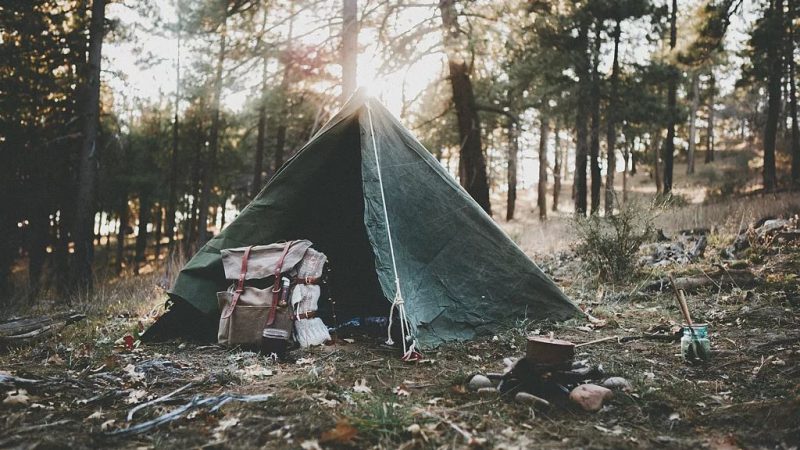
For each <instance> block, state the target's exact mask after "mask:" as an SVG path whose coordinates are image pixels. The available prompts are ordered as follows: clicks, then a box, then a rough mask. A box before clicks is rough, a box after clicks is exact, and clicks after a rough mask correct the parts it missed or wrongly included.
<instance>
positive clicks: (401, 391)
mask: <svg viewBox="0 0 800 450" xmlns="http://www.w3.org/2000/svg"><path fill="white" fill-rule="evenodd" d="M394 393H395V395H397V396H398V397H408V396H409V395H411V392H409V390H408V387H407V386H406V385H405V384H401V385H400V386H397V387H395V388H394Z"/></svg>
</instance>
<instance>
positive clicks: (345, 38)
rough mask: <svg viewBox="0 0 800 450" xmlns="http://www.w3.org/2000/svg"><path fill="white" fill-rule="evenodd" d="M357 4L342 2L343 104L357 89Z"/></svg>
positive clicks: (353, 1)
mask: <svg viewBox="0 0 800 450" xmlns="http://www.w3.org/2000/svg"><path fill="white" fill-rule="evenodd" d="M357 6H358V5H357V1H356V0H343V2H342V18H343V25H342V55H341V58H342V98H341V102H342V104H344V102H346V101H347V99H348V98H350V95H352V94H353V92H355V91H356V83H357V81H356V71H357V64H358V59H357V57H358V9H357Z"/></svg>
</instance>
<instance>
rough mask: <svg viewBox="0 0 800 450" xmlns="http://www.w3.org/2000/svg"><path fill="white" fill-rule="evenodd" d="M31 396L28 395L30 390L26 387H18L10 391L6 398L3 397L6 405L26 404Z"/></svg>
mask: <svg viewBox="0 0 800 450" xmlns="http://www.w3.org/2000/svg"><path fill="white" fill-rule="evenodd" d="M30 399H31V398H30V397H28V391H26V390H25V389H18V390H16V391H14V392H9V393H8V395H7V396H6V398H5V399H3V404H4V405H9V406H25V405H27V404H28V402H29V401H30Z"/></svg>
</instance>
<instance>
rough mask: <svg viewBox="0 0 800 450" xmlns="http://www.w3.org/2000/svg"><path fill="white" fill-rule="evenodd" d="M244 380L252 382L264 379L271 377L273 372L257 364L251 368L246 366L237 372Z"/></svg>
mask: <svg viewBox="0 0 800 450" xmlns="http://www.w3.org/2000/svg"><path fill="white" fill-rule="evenodd" d="M236 373H237V374H239V375H240V376H241V377H242V378H244V379H246V380H252V379H255V378H264V377H271V376H272V370H270V369H267V368H266V367H264V366H262V365H260V364H258V363H256V364H251V365H249V366H245V367H243V368H241V369H239V370H237V371H236Z"/></svg>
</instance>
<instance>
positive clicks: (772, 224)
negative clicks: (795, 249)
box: [722, 214, 800, 259]
mask: <svg viewBox="0 0 800 450" xmlns="http://www.w3.org/2000/svg"><path fill="white" fill-rule="evenodd" d="M773 242H776V243H783V244H788V243H792V242H793V243H795V244H797V243H800V215H798V214H795V215H793V216H790V217H789V218H788V219H780V218H772V219H769V218H765V219H761V220H759V221H758V222H756V223H754V224H751V225H750V226H748V227H747V228H744V229H742V230H741V231H740V232H739V234H738V235H737V236H736V239H734V240H733V244H731V245H730V246H729V247H728V248H726V249H725V250H724V251H723V252H722V256H723V257H725V258H727V259H736V258H737V256H738V255H739V253H740V252H742V251H744V250H746V249H748V248H750V247H751V246H753V245H760V246H766V247H769V246H771V245H772V243H773Z"/></svg>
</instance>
